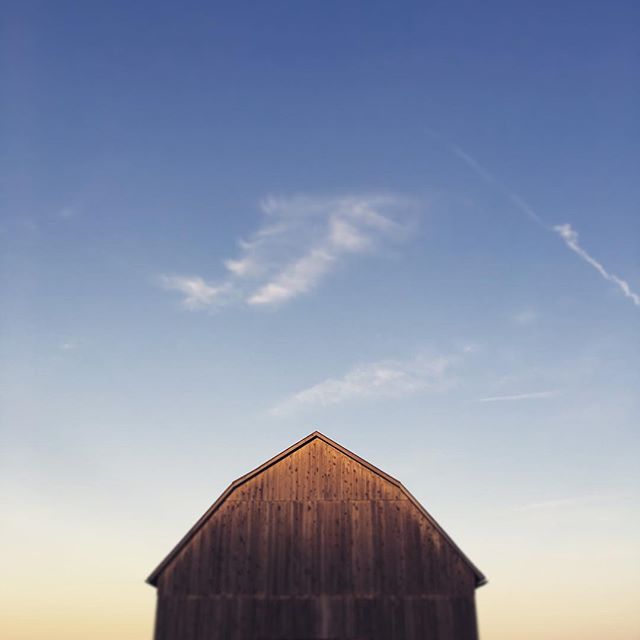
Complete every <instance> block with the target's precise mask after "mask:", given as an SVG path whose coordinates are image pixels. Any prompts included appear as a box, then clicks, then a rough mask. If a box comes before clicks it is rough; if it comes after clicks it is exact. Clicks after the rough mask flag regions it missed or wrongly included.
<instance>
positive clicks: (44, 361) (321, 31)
mask: <svg viewBox="0 0 640 640" xmlns="http://www.w3.org/2000/svg"><path fill="white" fill-rule="evenodd" d="M0 10H1V15H2V19H1V21H0V23H1V26H0V29H1V42H0V46H1V69H2V74H1V78H2V98H1V101H2V106H1V111H0V114H1V115H0V122H1V124H2V145H1V156H0V175H1V185H0V207H1V213H0V215H1V221H0V243H1V246H2V252H1V258H0V260H1V262H0V264H1V267H0V268H1V276H0V277H1V279H0V300H1V303H0V306H1V310H0V313H1V316H0V329H1V335H0V394H1V395H0V419H1V427H0V428H1V437H2V448H1V453H0V499H1V501H2V505H3V507H2V510H1V511H0V547H1V548H2V549H3V554H2V555H3V557H2V584H1V586H0V635H1V636H2V638H3V639H4V640H63V639H64V640H76V639H77V640H86V639H87V638H91V640H107V639H109V640H112V639H113V638H119V640H138V639H140V638H150V637H151V633H152V624H153V612H154V606H155V594H154V590H153V589H152V588H151V587H149V586H148V585H145V584H144V579H145V578H146V576H147V575H148V574H149V573H150V571H151V570H152V569H153V568H154V567H155V565H156V564H157V563H158V562H159V561H160V560H161V559H162V558H163V557H164V555H165V554H166V553H167V552H168V551H169V550H170V548H171V547H172V546H173V545H174V543H175V542H177V540H178V539H179V538H180V537H181V536H182V535H183V534H184V533H185V532H186V530H187V529H188V528H189V527H190V526H191V525H192V524H193V522H194V521H195V520H196V519H197V518H198V517H199V516H200V515H201V514H202V513H203V512H204V511H205V510H206V508H207V507H208V506H209V505H210V504H211V502H213V500H214V499H215V498H216V497H217V496H218V495H219V493H220V492H221V491H222V490H223V489H224V488H225V487H226V486H227V485H228V484H229V483H230V482H231V481H232V480H233V479H235V478H236V477H238V476H240V475H242V474H243V473H245V472H247V471H248V470H250V469H252V468H254V467H255V466H257V465H258V464H260V463H261V462H263V461H264V460H266V459H267V458H269V457H271V456H272V455H274V454H275V453H277V452H278V451H280V450H282V449H284V448H286V447H287V446H288V445H290V444H291V443H292V442H294V441H296V440H298V439H300V438H301V437H303V436H305V435H306V434H307V433H309V432H311V431H313V430H314V429H319V430H321V431H322V432H324V433H326V434H327V435H328V436H329V437H331V438H334V439H335V440H337V441H338V442H340V443H341V444H343V445H344V446H346V447H348V448H350V449H352V450H353V451H355V452H356V453H358V454H360V455H362V456H363V457H364V458H366V459H368V460H370V461H371V462H372V463H374V464H375V465H377V466H379V467H381V468H383V469H384V470H385V471H388V472H389V473H391V474H392V475H394V476H396V477H397V478H398V479H400V480H401V481H402V482H403V483H404V484H406V486H407V487H408V488H409V489H410V490H411V491H412V492H413V493H414V494H415V495H416V497H417V498H418V499H419V500H420V501H421V502H422V503H423V504H424V505H425V506H426V508H427V509H428V510H430V512H431V513H432V514H433V515H434V516H435V517H436V518H437V519H438V521H439V522H440V523H441V524H442V525H443V527H444V528H445V529H446V530H447V531H448V532H449V533H450V534H451V536H452V537H453V538H454V539H455V540H456V542H458V543H459V544H460V546H461V547H462V548H463V549H464V551H465V552H466V553H467V554H468V555H469V556H470V557H471V558H472V560H473V561H474V562H475V563H476V564H477V565H478V566H479V567H480V568H481V569H482V571H483V572H485V573H486V575H487V577H488V578H489V584H488V585H487V586H485V587H483V588H482V589H481V590H480V591H479V592H478V612H479V621H480V628H481V633H482V637H483V638H484V639H485V640H514V639H518V640H549V639H553V640H578V639H579V640H596V639H598V640H601V639H602V638H605V637H606V638H607V639H608V640H634V639H637V638H638V637H640V614H639V613H638V611H639V609H638V602H639V600H640V579H639V577H638V576H639V575H640V545H639V544H638V540H640V516H639V509H638V506H639V502H640V470H639V466H638V457H639V454H640V438H639V436H638V414H639V411H638V409H639V400H638V397H639V394H638V392H639V391H640V369H639V367H638V358H639V356H640V340H639V333H638V327H639V323H640V298H639V297H638V296H639V295H640V260H639V257H640V251H639V242H638V238H640V216H639V215H638V205H639V203H640V181H639V180H638V168H639V166H640V163H639V160H640V157H639V156H640V153H639V151H638V140H639V133H640V118H638V114H639V113H640V89H639V87H640V84H639V83H638V72H639V66H640V64H639V54H640V46H639V44H638V43H639V42H640V39H639V38H638V34H639V29H640V6H639V5H638V3H637V2H633V1H629V2H618V1H616V0H612V1H609V2H587V1H580V2H577V1H576V2H570V1H566V2H555V1H554V2H536V3H533V2H529V3H526V2H513V1H508V2H506V1H505V2H446V3H445V2H428V3H427V2H418V3H412V2H373V1H367V2H355V1H354V2H343V1H339V2H338V1H327V0H326V1H323V2H315V1H305V2H294V1H284V0H277V1H275V0H274V1H272V2H233V3H207V2H187V3H167V2H157V1H156V2H147V1H139V2H133V3H132V2H120V1H112V2H100V3H99V2H79V1H78V2H65V1H56V2H47V1H42V2H30V1H24V0H21V1H20V2H3V3H2V4H1V9H0Z"/></svg>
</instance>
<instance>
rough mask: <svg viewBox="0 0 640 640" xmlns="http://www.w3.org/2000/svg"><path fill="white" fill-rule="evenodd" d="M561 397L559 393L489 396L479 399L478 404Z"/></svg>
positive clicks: (539, 392) (544, 392)
mask: <svg viewBox="0 0 640 640" xmlns="http://www.w3.org/2000/svg"><path fill="white" fill-rule="evenodd" d="M558 395H560V392H559V391H533V392H531V393H516V394H513V395H508V396H489V397H487V398H479V399H478V402H504V401H511V400H540V399H543V398H554V397H556V396H558Z"/></svg>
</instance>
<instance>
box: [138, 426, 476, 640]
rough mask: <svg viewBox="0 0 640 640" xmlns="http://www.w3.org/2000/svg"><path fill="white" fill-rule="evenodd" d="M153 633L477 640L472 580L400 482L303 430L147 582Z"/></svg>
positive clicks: (239, 639)
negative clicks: (152, 592)
mask: <svg viewBox="0 0 640 640" xmlns="http://www.w3.org/2000/svg"><path fill="white" fill-rule="evenodd" d="M147 582H149V583H150V584H151V585H153V586H154V587H156V589H157V610H156V622H155V640H276V639H278V640H312V639H314V640H315V639H325V640H382V639H384V640H400V639H402V640H418V639H420V640H476V639H477V638H478V631H477V624H476V610H475V598H474V594H475V589H476V588H477V587H479V586H481V585H483V584H485V582H486V579H485V577H484V576H483V574H482V573H481V572H480V571H479V570H478V569H477V568H476V567H475V566H474V565H473V563H472V562H471V561H470V560H469V559H468V558H467V557H466V556H465V555H464V553H462V551H461V550H460V549H459V548H458V547H457V546H456V544H455V543H454V542H453V541H452V539H451V538H450V537H449V536H448V535H447V534H446V533H445V532H444V530H443V529H442V528H441V527H440V526H439V525H438V524H437V522H436V521H435V520H434V519H433V518H432V517H431V516H430V515H429V513H428V512H427V511H426V510H425V509H424V508H423V507H422V506H421V505H420V504H419V503H418V502H417V500H416V499H415V498H414V497H413V496H412V495H411V494H410V493H409V492H408V491H407V490H406V489H405V488H404V487H403V486H402V484H401V483H400V482H398V481H397V480H395V479H394V478H392V477H391V476H389V475H388V474H386V473H384V472H383V471H381V470H380V469H377V468H376V467H374V466H373V465H371V464H369V463H368V462H366V461H365V460H363V459H362V458H360V457H359V456H357V455H355V454H354V453H351V452H350V451H348V450H347V449H345V448H344V447H342V446H341V445H339V444H337V443H336V442H334V441H332V440H330V439H329V438H327V437H326V436H324V435H322V434H321V433H319V432H317V431H316V432H314V433H312V434H310V435H309V436H307V437H306V438H303V439H302V440H300V441H299V442H297V443H296V444H294V445H292V446H291V447H289V448H288V449H286V450H285V451H283V452H282V453H280V454H278V455H277V456H275V457H274V458H272V459H271V460H268V461H267V462H265V463H264V464H263V465H261V466H260V467H258V468H257V469H255V470H254V471H251V472H250V473H248V474H246V475H245V476H243V477H241V478H239V479H238V480H236V481H235V482H233V483H232V484H231V485H230V486H229V488H228V489H227V490H226V491H225V492H224V493H223V494H222V495H221V496H220V497H219V498H218V500H216V502H215V503H214V504H213V505H212V506H211V507H210V508H209V510H208V511H207V512H206V513H205V514H204V515H203V516H202V517H201V518H200V520H198V522H196V524H195V525H194V526H193V527H192V528H191V530H190V531H189V532H188V533H187V534H186V535H185V536H184V538H182V540H180V542H179V543H178V544H177V545H176V547H175V548H174V549H173V550H172V551H171V552H170V553H169V555H168V556H167V557H166V558H165V559H164V560H163V561H162V562H161V563H160V565H159V566H158V567H157V568H156V569H155V571H153V573H152V574H151V575H150V576H149V578H148V579H147Z"/></svg>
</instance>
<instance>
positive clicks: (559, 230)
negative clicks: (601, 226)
mask: <svg viewBox="0 0 640 640" xmlns="http://www.w3.org/2000/svg"><path fill="white" fill-rule="evenodd" d="M429 133H430V135H432V136H435V137H438V138H439V136H437V134H434V132H429ZM445 144H446V143H445ZM447 146H448V148H449V151H450V152H451V153H453V154H454V155H455V156H456V157H457V158H459V159H460V160H462V161H463V162H464V163H465V164H466V165H467V166H468V167H469V168H470V169H471V170H472V171H473V172H474V173H475V174H476V175H477V176H479V177H480V178H482V179H483V180H484V181H485V182H486V183H487V184H489V185H491V186H492V187H494V188H495V189H497V190H498V191H499V192H500V193H502V195H503V196H505V197H506V198H507V199H508V200H509V201H510V202H512V203H513V204H514V205H515V206H516V208H517V209H519V210H520V211H522V213H524V214H525V215H526V216H527V217H528V218H529V219H530V220H532V221H533V222H535V223H536V224H537V225H539V226H540V227H542V228H543V229H545V231H549V232H551V233H555V234H557V235H559V236H560V237H561V238H562V239H563V240H564V243H565V244H566V246H567V247H568V248H569V249H570V250H571V251H573V252H574V253H575V254H576V255H577V256H579V257H580V258H581V259H582V260H583V261H584V262H586V263H587V264H588V265H589V266H591V267H592V268H593V269H595V270H596V271H597V272H598V273H599V274H600V275H601V276H602V277H603V278H604V279H605V280H607V281H608V282H611V283H613V284H614V285H616V287H618V289H619V290H620V291H621V292H622V294H623V295H624V296H625V298H628V299H629V300H631V302H632V303H633V304H634V305H635V306H636V307H640V295H639V294H637V293H635V292H634V291H633V290H632V289H631V287H630V286H629V283H628V282H627V281H626V280H624V279H622V278H620V277H619V276H617V275H615V274H613V273H610V272H609V271H608V270H607V269H606V268H605V267H604V265H603V264H602V263H601V262H599V261H598V260H596V259H595V258H594V257H593V256H591V255H590V254H589V253H587V251H586V250H585V249H583V248H582V247H581V246H580V245H579V244H578V233H577V231H575V230H574V229H573V228H572V227H571V225H570V224H560V225H553V226H549V225H548V224H546V223H545V221H544V220H543V219H542V218H541V217H540V216H539V215H538V213H537V212H536V210H535V209H534V208H533V207H532V206H531V205H530V204H529V203H528V202H527V201H526V200H525V199H524V198H522V197H521V196H519V195H518V194H517V193H516V192H515V191H512V190H511V189H509V188H508V187H507V186H506V185H505V184H503V183H502V182H500V180H498V179H497V178H496V177H495V176H494V175H493V174H492V173H491V172H490V171H488V170H487V169H486V168H485V167H483V166H482V165H481V164H480V163H479V162H478V161H477V160H476V159H475V158H474V157H473V156H472V155H470V154H469V153H467V152H466V151H465V150H464V149H461V148H460V147H458V146H456V145H453V144H447Z"/></svg>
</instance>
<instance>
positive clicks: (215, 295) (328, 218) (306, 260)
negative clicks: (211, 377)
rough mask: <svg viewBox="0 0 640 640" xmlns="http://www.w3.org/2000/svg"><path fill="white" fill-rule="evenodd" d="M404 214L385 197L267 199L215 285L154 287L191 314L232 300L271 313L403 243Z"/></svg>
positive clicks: (199, 281) (187, 282) (178, 282)
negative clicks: (349, 265) (351, 264)
mask: <svg viewBox="0 0 640 640" xmlns="http://www.w3.org/2000/svg"><path fill="white" fill-rule="evenodd" d="M411 208H412V203H411V202H410V201H409V200H407V199H405V198H400V197H398V196H395V195H389V194H383V195H380V194H378V195H348V196H341V197H334V198H322V197H310V196H294V197H290V198H276V197H270V198H267V199H265V200H264V201H263V202H262V203H261V205H260V209H261V213H262V215H263V221H262V224H261V225H260V227H259V228H258V229H257V230H256V231H255V232H254V233H252V234H251V236H250V237H249V238H247V239H244V240H240V241H239V242H238V246H239V252H238V255H236V256H235V257H232V258H228V259H226V260H224V261H223V265H224V267H225V271H226V275H224V276H223V277H222V278H221V279H220V280H219V281H218V282H215V283H208V282H206V281H205V280H204V279H203V278H202V277H200V276H194V277H184V276H163V277H162V278H161V282H162V284H163V286H164V287H165V288H169V289H174V290H177V291H180V292H181V293H183V294H184V295H185V299H184V303H185V306H186V307H188V308H190V309H202V308H212V307H215V306H217V305H220V304H226V303H229V302H231V301H233V302H244V303H246V304H248V305H250V306H254V307H261V306H262V307H267V306H270V307H274V306H277V305H280V304H283V303H285V302H287V301H290V300H292V299H293V298H296V297H297V296H300V295H302V294H305V293H308V292H310V291H311V290H313V289H314V288H315V287H317V286H318V285H319V284H320V282H321V281H322V280H323V279H325V278H326V277H327V276H328V275H329V274H331V273H332V272H333V271H335V270H336V269H337V268H338V267H339V266H340V265H341V264H343V263H344V262H345V261H346V260H347V259H348V258H351V257H355V256H358V255H364V254H373V253H375V252H376V251H377V250H379V249H380V248H381V247H383V246H385V244H386V243H389V242H393V241H400V240H402V239H404V238H405V237H406V236H407V233H408V230H409V228H410V225H409V223H408V218H407V212H408V210H409V209H411ZM232 293H233V295H230V294H232Z"/></svg>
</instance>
